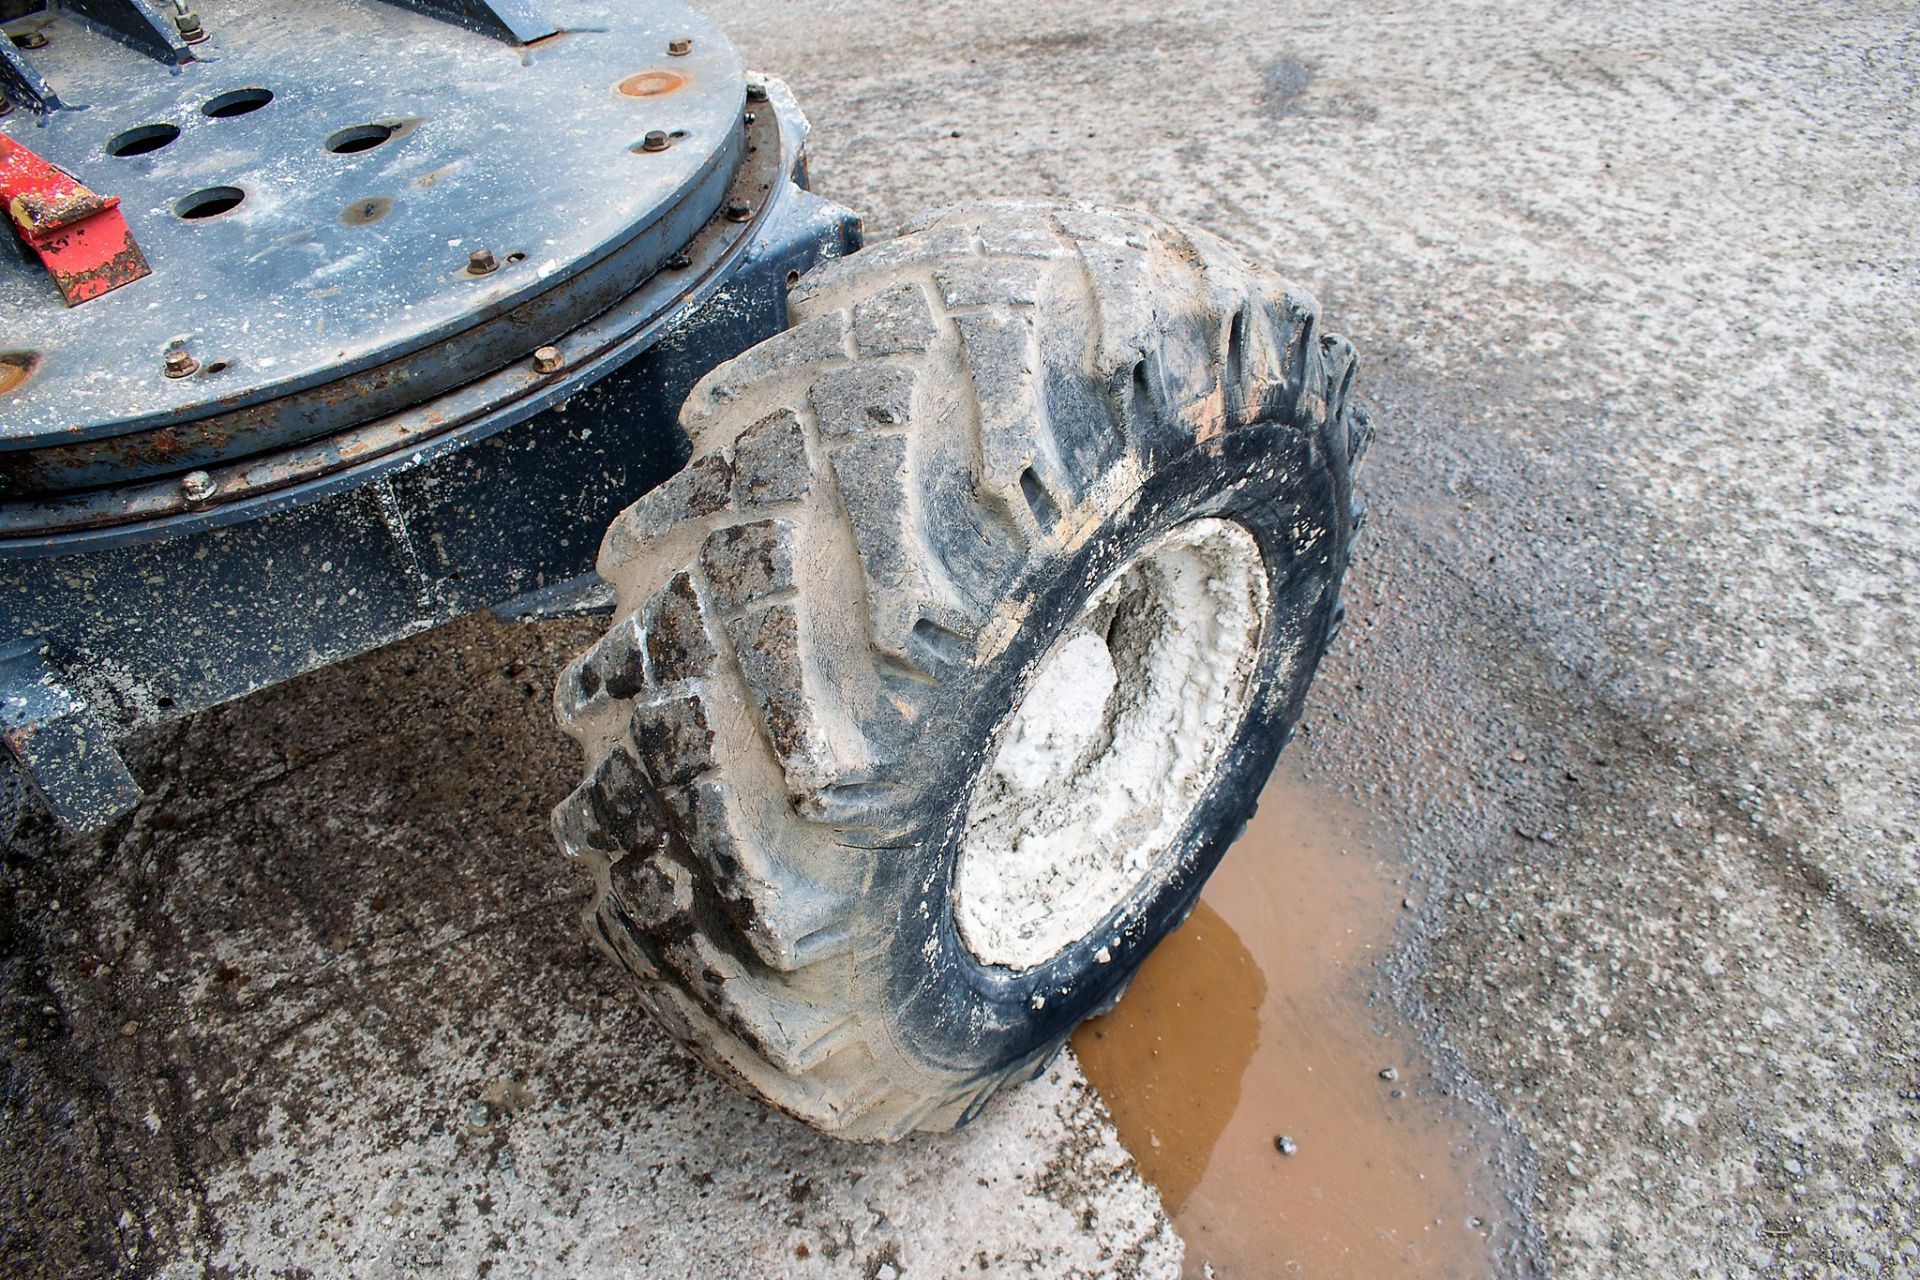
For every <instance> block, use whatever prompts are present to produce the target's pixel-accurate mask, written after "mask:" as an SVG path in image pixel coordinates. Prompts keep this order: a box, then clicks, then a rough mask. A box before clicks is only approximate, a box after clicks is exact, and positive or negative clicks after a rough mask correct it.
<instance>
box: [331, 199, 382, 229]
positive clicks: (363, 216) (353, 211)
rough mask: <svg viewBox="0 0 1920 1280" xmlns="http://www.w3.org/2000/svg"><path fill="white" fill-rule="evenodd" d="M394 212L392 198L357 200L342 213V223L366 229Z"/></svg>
mask: <svg viewBox="0 0 1920 1280" xmlns="http://www.w3.org/2000/svg"><path fill="white" fill-rule="evenodd" d="M392 212H393V197H392V196H369V197H367V198H366V199H365V200H355V201H354V202H353V203H352V204H350V205H348V206H347V207H346V208H344V209H342V210H341V211H340V221H342V222H344V223H346V224H347V225H348V226H350V227H364V226H366V225H368V224H369V223H373V222H378V221H380V219H382V218H384V217H386V216H387V215H388V214H390V213H392Z"/></svg>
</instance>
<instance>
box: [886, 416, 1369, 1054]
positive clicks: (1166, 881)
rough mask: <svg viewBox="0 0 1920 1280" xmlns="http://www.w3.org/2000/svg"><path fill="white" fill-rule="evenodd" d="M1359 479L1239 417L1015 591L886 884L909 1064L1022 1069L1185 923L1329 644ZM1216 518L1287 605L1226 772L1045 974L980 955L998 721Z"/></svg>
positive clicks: (1315, 449)
mask: <svg viewBox="0 0 1920 1280" xmlns="http://www.w3.org/2000/svg"><path fill="white" fill-rule="evenodd" d="M1344 479H1345V477H1344V475H1342V474H1340V473H1339V470H1338V468H1335V467H1330V466H1329V465H1328V464H1327V461H1326V453H1325V450H1324V448H1323V447H1322V444H1321V441H1320V439H1319V438H1318V433H1317V432H1313V431H1307V430H1302V429H1300V428H1298V427H1293V426H1288V425H1285V424H1280V423H1270V422H1266V423H1252V424H1248V425H1245V426H1239V427H1233V428H1231V429H1229V430H1226V431H1223V432H1221V433H1220V434H1217V435H1214V436H1213V437H1212V438H1211V439H1210V440H1208V441H1206V443H1204V444H1202V445H1199V446H1196V447H1195V448H1194V449H1192V450H1191V451H1189V452H1188V453H1187V454H1185V455H1184V456H1182V457H1181V458H1179V459H1178V460H1176V461H1174V462H1171V463H1168V464H1163V465H1162V466H1161V467H1160V468H1159V469H1158V470H1157V471H1156V472H1155V473H1154V474H1153V475H1152V476H1151V477H1150V478H1149V479H1148V480H1147V481H1146V483H1145V484H1143V485H1142V486H1141V488H1140V489H1139V490H1137V491H1136V492H1135V493H1134V494H1133V495H1132V497H1131V498H1130V499H1128V500H1127V501H1126V502H1124V503H1122V504H1121V505H1120V506H1119V508H1118V510H1117V513H1116V514H1115V515H1113V516H1111V517H1109V518H1108V519H1107V520H1106V521H1105V522H1103V524H1102V525H1101V526H1100V527H1099V528H1098V529H1096V530H1095V531H1094V532H1093V533H1092V534H1091V535H1090V536H1088V537H1086V538H1085V539H1084V540H1083V541H1082V542H1081V543H1080V544H1079V545H1078V546H1072V547H1069V548H1067V549H1066V550H1065V551H1063V552H1062V553H1060V554H1059V555H1057V556H1055V557H1050V558H1049V559H1048V560H1047V561H1046V562H1045V563H1044V564H1043V565H1042V566H1041V567H1040V568H1039V569H1038V570H1037V571H1036V572H1035V573H1033V574H1031V575H1030V576H1029V577H1028V578H1027V579H1026V580H1025V581H1023V582H1022V583H1021V584H1019V586H1018V587H1016V589H1015V591H1014V592H1013V595H1012V598H1013V599H1014V600H1015V601H1018V602H1020V603H1021V604H1023V605H1024V606H1025V608H1026V612H1025V620H1024V622H1023V623H1022V625H1021V626H1020V628H1019V630H1018V632H1017V633H1016V634H1015V636H1014V637H1013V639H1012V640H1011V641H1010V643H1009V644H1008V645H1007V647H1006V648H1005V649H1004V650H1003V651H1002V652H1001V653H1000V654H998V655H997V656H995V657H993V658H992V659H991V660H990V661H988V662H987V663H985V664H984V669H983V670H979V671H976V672H973V673H972V675H971V678H969V679H962V680H957V681H954V682H953V684H952V686H951V694H952V696H951V697H950V698H948V699H947V700H946V703H945V706H944V708H943V712H944V713H943V714H941V715H940V716H938V717H929V719H928V722H927V725H926V729H925V731H924V732H923V733H922V734H921V737H920V741H919V742H918V743H917V744H916V745H917V750H916V759H915V761H914V772H915V775H916V776H918V777H920V778H922V779H925V780H926V783H925V785H923V786H922V787H920V788H918V789H917V795H918V797H919V798H918V800H917V802H916V806H915V807H916V809H917V811H918V812H919V813H921V814H923V815H926V817H925V821H924V824H923V825H922V826H921V827H920V829H919V831H918V833H917V835H916V838H915V839H914V840H913V841H912V844H914V845H916V846H917V847H918V848H920V849H921V850H922V851H923V853H924V857H923V858H922V859H920V860H919V861H918V864H917V865H916V866H913V867H903V868H901V869H900V871H899V872H898V873H897V874H896V876H895V877H894V878H893V883H892V884H890V885H888V886H885V887H886V888H887V889H890V890H891V893H890V894H888V895H887V896H888V897H890V898H891V899H892V908H893V911H894V913H895V921H896V923H895V927H894V929H893V931H892V940H891V944H890V947H889V952H888V961H889V968H890V970H891V973H890V984H889V987H890V990H889V992H888V1001H889V1004H890V1005H891V1006H892V1008H893V1009H894V1010H897V1013H895V1014H894V1016H892V1017H891V1018H889V1019H888V1022H889V1023H890V1024H891V1026H892V1034H893V1037H894V1040H895V1046H896V1048H897V1049H898V1050H899V1051H900V1052H901V1053H902V1054H903V1055H904V1056H905V1057H907V1058H908V1059H909V1060H911V1061H914V1062H916V1063H918V1064H920V1065H921V1066H922V1067H923V1068H924V1069H927V1070H931V1071H935V1072H943V1073H944V1072H951V1073H955V1074H958V1075H962V1076H967V1077H977V1076H979V1075H981V1074H982V1073H993V1072H995V1071H1003V1072H1014V1071H1019V1070H1022V1069H1024V1068H1025V1067H1026V1065H1027V1064H1029V1063H1030V1062H1032V1061H1033V1060H1034V1059H1035V1058H1038V1057H1045V1056H1048V1055H1050V1054H1051V1052H1052V1051H1053V1050H1054V1049H1055V1048H1056V1047H1057V1046H1058V1044H1059V1042H1061V1041H1062V1040H1064V1039H1065V1037H1066V1035H1067V1034H1068V1033H1069V1032H1071V1031H1072V1030H1073V1028H1074V1027H1075V1026H1077V1025H1078V1024H1079V1023H1080V1022H1081V1021H1082V1020H1083V1019H1084V1018H1086V1017H1088V1016H1089V1015H1090V1014H1092V1013H1095V1012H1097V1011H1099V1010H1100V1009H1101V1007H1102V1006H1103V1005H1106V1004H1109V1003H1110V1002H1111V1001H1112V1000H1113V999H1115V998H1116V996H1117V994H1118V993H1119V991H1120V990H1121V989H1122V987H1123V986H1124V984H1125V983H1126V982H1127V980H1129V979H1130V978H1131V977H1132V975H1133V973H1134V971H1135V970H1136V969H1137V968H1138V967H1139V965H1140V963H1141V961H1143V960H1144V959H1145V958H1146V955H1147V953H1148V952H1150V951H1151V950H1152V949H1153V947H1154V946H1155V944H1157V943H1158V942H1159V941H1160V939H1161V938H1162V937H1164V936H1165V935H1166V934H1167V933H1169V932H1171V931H1172V930H1173V929H1174V928H1175V927H1177V926H1178V925H1179V923H1180V922H1181V921H1183V920H1184V919H1185V918H1186V915H1187V913H1188V912H1189V911H1191V910H1192V907H1193V904H1194V901H1195V900H1196V899H1197V898H1198V896H1199V893H1200V889H1201V887H1202V886H1203V885H1204V884H1205V882H1206V879H1207V876H1208V875H1209V874H1211V872H1212V871H1213V869H1214V867H1215V865H1217V864H1218V862H1219V860H1220V858H1221V856H1222V855H1223V854H1224V853H1225V852H1226V850H1227V848H1228V846H1229V845H1231V844H1232V843H1233V841H1234V840H1235V839H1236V838H1238V836H1239V834H1240V832H1241V831H1242V830H1243V829H1244V828H1245V825H1246V821H1247V818H1248V817H1249V816H1250V815H1251V814H1252V812H1253V808H1254V803H1255V800H1256V798H1257V795H1258V792H1259V789H1260V787H1261V786H1262V785H1263V784H1264V782H1265V780H1266V778H1267V776H1268V774H1269V773H1270V772H1271V771H1272V768H1273V764H1274V760H1275V758H1276V757H1277V755H1278V754H1279V751H1280V749H1281V747H1282V746H1283V745H1284V744H1285V742H1286V740H1287V738H1288V737H1289V736H1290V734H1291V732H1292V728H1293V725H1294V724H1295V723H1296V722H1297V721H1298V719H1299V715H1300V710H1301V705H1302V703H1303V701H1304V699H1305V697H1306V692H1307V687H1308V685H1309V683H1310V682H1311V680H1312V677H1313V673H1314V669H1315V668H1316V667H1317V665H1318V663H1319V659H1320V656H1321V653H1322V652H1323V650H1324V649H1325V646H1326V641H1327V633H1328V628H1329V623H1330V620H1331V618H1332V616H1333V612H1334V609H1335V605H1336V601H1337V597H1338V586H1339V579H1340V574H1341V571H1342V570H1343V569H1344V567H1345V561H1346V554H1347V540H1348V537H1349V534H1350V530H1349V528H1348V523H1347V519H1346V517H1345V515H1344V513H1345V512H1346V510H1347V504H1346V501H1345V498H1346V495H1345V493H1344V488H1345V485H1344ZM1206 517H1219V518H1224V519H1229V520H1233V521H1236V522H1238V523H1239V524H1241V525H1243V526H1244V527H1245V528H1247V529H1248V530H1249V531H1250V532H1251V533H1252V534H1253V535H1254V537H1255V539H1256V541H1257V542H1258V543H1259V546H1260V551H1261V556H1262V559H1263V561H1264V562H1265V567H1266V573H1267V581H1268V587H1269V593H1270V600H1271V602H1272V606H1273V608H1272V612H1271V614H1270V620H1269V623H1268V625H1267V626H1266V628H1265V629H1264V632H1263V634H1262V637H1261V641H1260V651H1259V656H1258V658H1257V665H1256V667H1255V671H1254V675H1253V682H1252V688H1251V694H1250V698H1249V702H1248V707H1247V710H1246V712H1245V713H1244V715H1243V718H1242V722H1241V724H1240V726H1239V728H1238V730H1237V732H1236V735H1235V738H1234V740H1233V742H1232V743H1231V744H1230V745H1229V746H1228V747H1227V749H1226V750H1225V751H1224V752H1223V753H1222V766H1221V770H1220V772H1219V774H1218V775H1217V776H1216V777H1215V778H1214V779H1213V780H1212V782H1211V783H1210V785H1209V786H1208V788H1207V790H1206V791H1205V792H1204V794H1203V795H1202V797H1201V799H1200V801H1199V802H1198V804H1196V805H1195V807H1194V809H1193V812H1192V813H1191V814H1190V815H1189V817H1188V820H1187V822H1186V823H1185V825H1184V826H1183V828H1182V829H1181V831H1180V833H1179V834H1178V836H1177V837H1176V838H1175V840H1174V842H1173V843H1172V845H1170V846H1169V850H1168V852H1167V853H1164V854H1162V855H1161V856H1160V857H1159V858H1158V859H1156V862H1155V867H1156V871H1155V873H1153V874H1151V875H1149V876H1148V877H1147V878H1146V880H1145V881H1143V882H1142V883H1141V884H1140V885H1137V886H1136V887H1135V889H1134V890H1133V891H1132V893H1130V894H1129V896H1128V897H1127V898H1126V899H1125V900H1123V901H1122V902H1121V903H1120V905H1119V906H1117V907H1116V908H1114V909H1113V910H1112V911H1111V912H1109V914H1108V915H1107V916H1106V918H1105V919H1104V920H1103V921H1101V923H1100V924H1098V925H1096V926H1095V927H1094V928H1093V929H1092V930H1091V931H1089V932H1088V933H1087V934H1086V935H1084V936H1083V937H1081V938H1080V939H1078V940H1077V941H1075V942H1072V943H1070V944H1068V945H1067V946H1066V947H1065V948H1063V949H1062V950H1061V951H1060V952H1058V953H1056V954H1055V955H1054V956H1053V957H1052V958H1051V959H1049V960H1048V961H1046V962H1045V963H1043V964H1041V965H1040V966H1038V967H1036V968H1034V969H1031V970H1027V971H1024V972H1015V971H1013V970H1010V969H1007V968H1003V967H999V966H989V965H983V964H982V963H980V962H979V960H978V959H977V958H976V957H975V956H974V955H973V954H972V952H971V951H970V950H969V949H968V948H967V946H966V944H965V943H964V941H963V940H962V939H961V937H960V935H959V930H958V925H957V922H956V920H955V918H954V913H953V909H952V904H953V887H954V877H955V872H956V868H957V866H958V862H959V855H960V850H961V847H962V844H963V842H964V838H965V832H966V825H967V814H968V809H969V807H970V804H971V801H972V796H973V792H974V789H975V787H976V786H977V785H978V784H979V782H980V781H981V780H982V778H983V777H984V776H985V774H986V772H987V770H988V769H990V768H991V766H992V762H993V759H994V756H995V752H996V748H997V746H998V743H999V740H1000V735H1001V731H1002V730H1003V728H1004V727H1005V726H1006V724H1007V722H1008V721H1009V720H1010V719H1011V717H1012V715H1013V713H1014V710H1015V709H1016V708H1017V707H1018V706H1019V705H1020V701H1021V698H1022V696H1023V695H1024V693H1025V692H1026V688H1027V685H1028V683H1029V682H1030V681H1031V680H1032V678H1033V676H1034V674H1035V672H1036V671H1037V670H1038V668H1039V667H1040V665H1041V659H1042V658H1044V657H1045V655H1046V654H1047V653H1048V652H1049V650H1050V649H1051V648H1052V646H1053V644H1054V643H1055V641H1056V640H1057V639H1058V638H1059V636H1060V635H1061V633H1062V632H1063V630H1064V629H1065V628H1066V627H1067V626H1068V625H1070V624H1071V623H1072V622H1073V621H1074V620H1075V619H1076V618H1077V617H1078V616H1079V614H1080V611H1081V609H1082V608H1083V607H1084V606H1085V605H1086V603H1087V601H1088V600H1089V599H1090V598H1091V596H1092V594H1093V592H1094V591H1095V590H1096V589H1097V588H1098V587H1099V586H1100V585H1101V584H1102V583H1103V582H1104V581H1105V580H1106V579H1107V577H1108V576H1109V575H1110V574H1111V573H1112V572H1113V571H1114V570H1115V569H1116V568H1118V567H1119V566H1121V565H1124V564H1125V563H1127V561H1128V560H1130V559H1131V558H1132V557H1133V556H1134V555H1135V554H1137V553H1138V552H1139V551H1140V550H1141V549H1142V548H1144V547H1145V546H1146V545H1147V544H1148V543H1150V542H1152V541H1153V540H1154V539H1155V538H1157V537H1159V536H1160V535H1162V534H1164V533H1166V532H1167V531H1169V530H1171V529H1173V528H1175V527H1176V526H1178V525H1181V524H1185V523H1187V522H1189V521H1192V520H1196V519H1201V518H1206ZM1316 535H1317V536H1316ZM1161 868H1166V870H1161ZM1103 953H1104V957H1105V958H1104V959H1103V958H1102V954H1103Z"/></svg>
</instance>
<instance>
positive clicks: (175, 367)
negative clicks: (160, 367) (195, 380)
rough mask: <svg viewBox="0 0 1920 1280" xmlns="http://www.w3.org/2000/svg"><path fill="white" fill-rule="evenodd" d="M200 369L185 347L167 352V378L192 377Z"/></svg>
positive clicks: (197, 362) (198, 363)
mask: <svg viewBox="0 0 1920 1280" xmlns="http://www.w3.org/2000/svg"><path fill="white" fill-rule="evenodd" d="M199 368H200V362H199V361H198V360H195V359H194V358H193V353H192V352H191V351H188V350H187V349H186V348H185V347H175V348H174V349H173V350H171V351H169V352H167V366H166V373H167V376H168V377H169V378H188V377H192V376H193V374H194V373H195V372H197V371H198V370H199Z"/></svg>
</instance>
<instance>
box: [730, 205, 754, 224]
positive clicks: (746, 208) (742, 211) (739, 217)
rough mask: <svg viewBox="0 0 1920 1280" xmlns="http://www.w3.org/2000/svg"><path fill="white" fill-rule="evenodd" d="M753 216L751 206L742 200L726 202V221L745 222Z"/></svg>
mask: <svg viewBox="0 0 1920 1280" xmlns="http://www.w3.org/2000/svg"><path fill="white" fill-rule="evenodd" d="M752 216H753V206H752V205H750V204H748V203H747V202H746V201H744V200H732V201H729V202H728V203H727V221H728V222H745V221H746V220H747V219H748V218H751V217H752Z"/></svg>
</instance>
